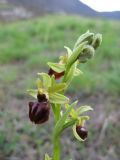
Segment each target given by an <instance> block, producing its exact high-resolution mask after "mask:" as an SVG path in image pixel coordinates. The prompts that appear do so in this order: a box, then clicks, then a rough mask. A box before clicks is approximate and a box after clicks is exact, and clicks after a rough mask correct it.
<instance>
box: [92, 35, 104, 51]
mask: <svg viewBox="0 0 120 160" xmlns="http://www.w3.org/2000/svg"><path fill="white" fill-rule="evenodd" d="M101 42H102V35H101V34H99V33H98V34H96V35H95V36H94V38H93V42H92V46H93V48H94V49H97V48H98V47H99V46H100V44H101Z"/></svg>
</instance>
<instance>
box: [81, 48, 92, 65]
mask: <svg viewBox="0 0 120 160" xmlns="http://www.w3.org/2000/svg"><path fill="white" fill-rule="evenodd" d="M94 54H95V50H94V48H93V47H92V46H90V45H86V46H85V47H84V48H83V50H82V52H81V54H80V56H79V61H80V62H81V63H85V62H87V60H88V59H90V58H92V57H93V56H94Z"/></svg>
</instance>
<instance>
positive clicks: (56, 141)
mask: <svg viewBox="0 0 120 160" xmlns="http://www.w3.org/2000/svg"><path fill="white" fill-rule="evenodd" d="M60 107H61V106H60V105H59V104H52V109H53V112H54V118H55V126H56V124H57V122H58V120H59V119H60ZM53 160H60V137H59V136H57V137H56V136H55V135H54V132H53Z"/></svg>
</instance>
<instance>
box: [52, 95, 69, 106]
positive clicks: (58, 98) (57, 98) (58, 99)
mask: <svg viewBox="0 0 120 160" xmlns="http://www.w3.org/2000/svg"><path fill="white" fill-rule="evenodd" d="M49 100H50V103H56V104H65V103H67V102H68V101H69V99H68V98H67V97H65V96H64V95H62V94H60V93H51V94H49Z"/></svg>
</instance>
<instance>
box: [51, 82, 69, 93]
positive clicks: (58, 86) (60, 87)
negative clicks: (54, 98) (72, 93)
mask: <svg viewBox="0 0 120 160" xmlns="http://www.w3.org/2000/svg"><path fill="white" fill-rule="evenodd" d="M65 88H66V83H60V84H54V85H53V86H51V87H50V88H49V91H48V92H50V93H54V92H60V91H63V90H64V89H65Z"/></svg>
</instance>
